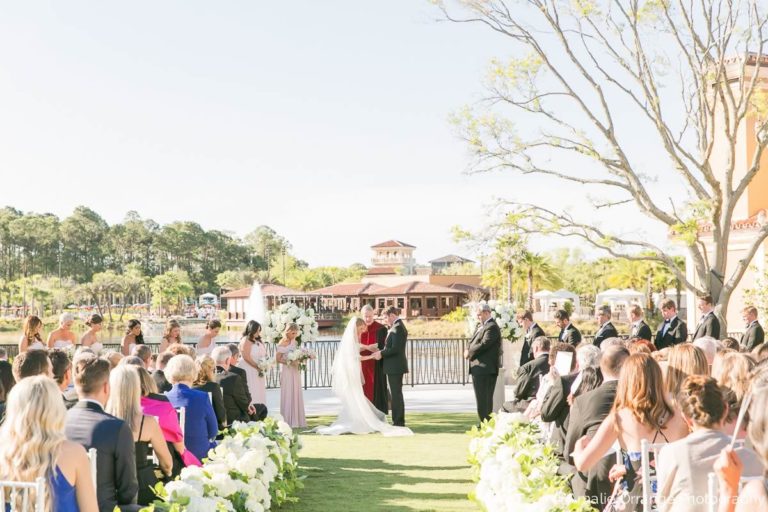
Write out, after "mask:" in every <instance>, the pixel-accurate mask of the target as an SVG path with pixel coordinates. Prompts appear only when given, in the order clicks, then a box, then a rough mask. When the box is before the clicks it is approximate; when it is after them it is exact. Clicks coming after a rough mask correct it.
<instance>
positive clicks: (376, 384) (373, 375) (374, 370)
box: [360, 305, 389, 414]
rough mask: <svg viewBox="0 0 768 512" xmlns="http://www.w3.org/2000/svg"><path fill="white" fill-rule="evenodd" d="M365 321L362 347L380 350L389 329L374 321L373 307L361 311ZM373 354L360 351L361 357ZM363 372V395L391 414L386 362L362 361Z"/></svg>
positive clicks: (361, 337)
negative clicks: (385, 368)
mask: <svg viewBox="0 0 768 512" xmlns="http://www.w3.org/2000/svg"><path fill="white" fill-rule="evenodd" d="M360 312H361V313H362V314H363V320H365V325H366V330H365V332H363V334H361V335H360V344H361V345H374V344H375V345H377V346H378V348H379V350H381V349H383V348H384V346H385V341H386V339H387V328H386V327H384V326H383V325H382V324H380V323H379V322H377V321H375V320H374V311H373V308H372V307H371V306H368V305H366V306H363V308H362V310H361V311H360ZM369 354H372V352H371V351H369V350H365V349H363V350H360V355H361V356H367V355H369ZM360 364H361V367H362V370H363V378H364V379H365V382H364V383H363V393H365V397H366V398H367V399H368V400H370V401H371V403H372V404H373V405H374V406H375V407H376V408H377V409H378V410H380V411H381V412H383V413H384V414H388V413H389V392H388V391H387V376H386V374H385V373H384V362H383V361H382V360H378V361H377V360H375V359H370V360H368V361H362V362H361V363H360Z"/></svg>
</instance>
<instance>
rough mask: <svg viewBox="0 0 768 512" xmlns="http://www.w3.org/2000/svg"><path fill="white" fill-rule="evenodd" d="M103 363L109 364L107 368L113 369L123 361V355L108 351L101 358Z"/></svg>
mask: <svg viewBox="0 0 768 512" xmlns="http://www.w3.org/2000/svg"><path fill="white" fill-rule="evenodd" d="M101 357H102V358H103V359H104V360H105V361H107V362H109V368H110V369H114V368H115V367H117V365H119V364H120V361H122V360H123V354H121V353H120V352H115V351H114V350H108V351H107V352H106V353H104V354H102V356H101Z"/></svg>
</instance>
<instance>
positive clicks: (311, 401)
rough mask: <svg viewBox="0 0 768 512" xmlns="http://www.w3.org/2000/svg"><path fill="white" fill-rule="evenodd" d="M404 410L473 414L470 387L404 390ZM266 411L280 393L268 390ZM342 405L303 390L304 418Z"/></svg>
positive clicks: (320, 391)
mask: <svg viewBox="0 0 768 512" xmlns="http://www.w3.org/2000/svg"><path fill="white" fill-rule="evenodd" d="M506 395H507V396H512V386H507V389H506ZM403 398H404V400H405V411H406V413H407V412H475V411H476V410H477V409H476V406H475V395H474V392H473V391H472V385H471V384H467V385H466V386H462V385H460V384H446V385H424V386H414V387H410V386H408V387H403ZM267 408H268V409H269V411H270V412H272V411H274V412H278V411H279V410H280V390H279V389H268V390H267ZM340 408H341V404H340V402H339V400H338V398H336V397H335V396H334V395H333V391H331V389H330V388H313V389H306V390H304V409H305V411H306V414H307V416H320V415H336V414H338V412H339V409H340Z"/></svg>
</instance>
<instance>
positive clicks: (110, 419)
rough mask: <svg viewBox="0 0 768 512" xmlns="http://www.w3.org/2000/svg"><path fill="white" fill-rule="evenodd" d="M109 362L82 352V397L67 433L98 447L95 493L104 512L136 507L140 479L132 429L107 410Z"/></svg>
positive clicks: (78, 382)
mask: <svg viewBox="0 0 768 512" xmlns="http://www.w3.org/2000/svg"><path fill="white" fill-rule="evenodd" d="M109 370H110V366H109V362H108V361H105V360H104V359H99V358H97V357H96V356H82V357H80V358H78V359H77V364H76V366H75V389H76V390H77V396H78V397H79V399H80V401H79V402H78V403H77V405H75V406H74V407H73V408H72V409H70V410H69V411H68V412H67V421H66V423H65V426H64V434H65V435H66V437H67V439H69V440H70V441H74V442H76V443H80V444H81V445H83V446H84V447H85V449H86V450H89V449H91V448H96V497H97V499H98V502H99V510H100V511H101V512H112V511H113V510H114V508H115V507H116V506H117V507H119V508H120V510H121V511H124V512H125V511H131V512H132V511H136V510H139V509H140V508H141V507H140V506H139V505H136V496H137V494H138V491H139V483H138V480H137V478H136V451H135V445H134V443H133V433H132V432H131V428H130V426H129V425H128V424H127V423H125V422H124V421H123V420H121V419H118V418H115V417H114V416H112V415H110V414H107V413H106V412H104V406H105V405H106V403H107V399H108V398H109Z"/></svg>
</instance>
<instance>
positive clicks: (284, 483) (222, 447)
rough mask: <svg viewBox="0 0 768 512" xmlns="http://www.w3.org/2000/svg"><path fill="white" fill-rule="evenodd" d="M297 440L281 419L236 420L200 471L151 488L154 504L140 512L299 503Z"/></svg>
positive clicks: (239, 511) (235, 511) (253, 509)
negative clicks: (155, 498)
mask: <svg viewBox="0 0 768 512" xmlns="http://www.w3.org/2000/svg"><path fill="white" fill-rule="evenodd" d="M298 450H299V438H298V435H297V434H295V433H294V432H293V431H292V430H291V427H289V426H288V424H287V423H285V422H284V421H283V420H282V419H280V418H272V417H269V418H266V419H265V420H264V421H259V422H248V423H243V422H235V423H234V425H233V426H232V427H231V429H230V431H229V433H228V434H227V435H226V436H225V437H224V439H222V440H221V441H220V442H219V444H218V446H216V448H213V449H212V450H211V451H210V452H208V458H207V459H205V460H204V462H203V465H202V467H187V468H184V469H183V470H182V471H181V475H180V476H179V477H178V478H177V479H176V480H174V481H172V482H169V483H167V484H165V485H164V484H162V483H159V484H157V486H156V488H155V492H156V494H157V496H158V498H159V499H158V501H156V502H155V503H154V504H153V505H150V506H149V507H145V508H144V509H142V512H153V511H157V512H203V511H218V512H223V511H228V512H263V511H265V510H270V508H271V507H272V506H274V505H277V506H280V505H281V504H283V503H286V502H291V501H297V498H296V497H295V496H294V494H295V492H296V491H297V490H298V489H300V488H301V487H302V486H303V485H302V482H301V479H300V478H299V475H298V463H299V459H298Z"/></svg>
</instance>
